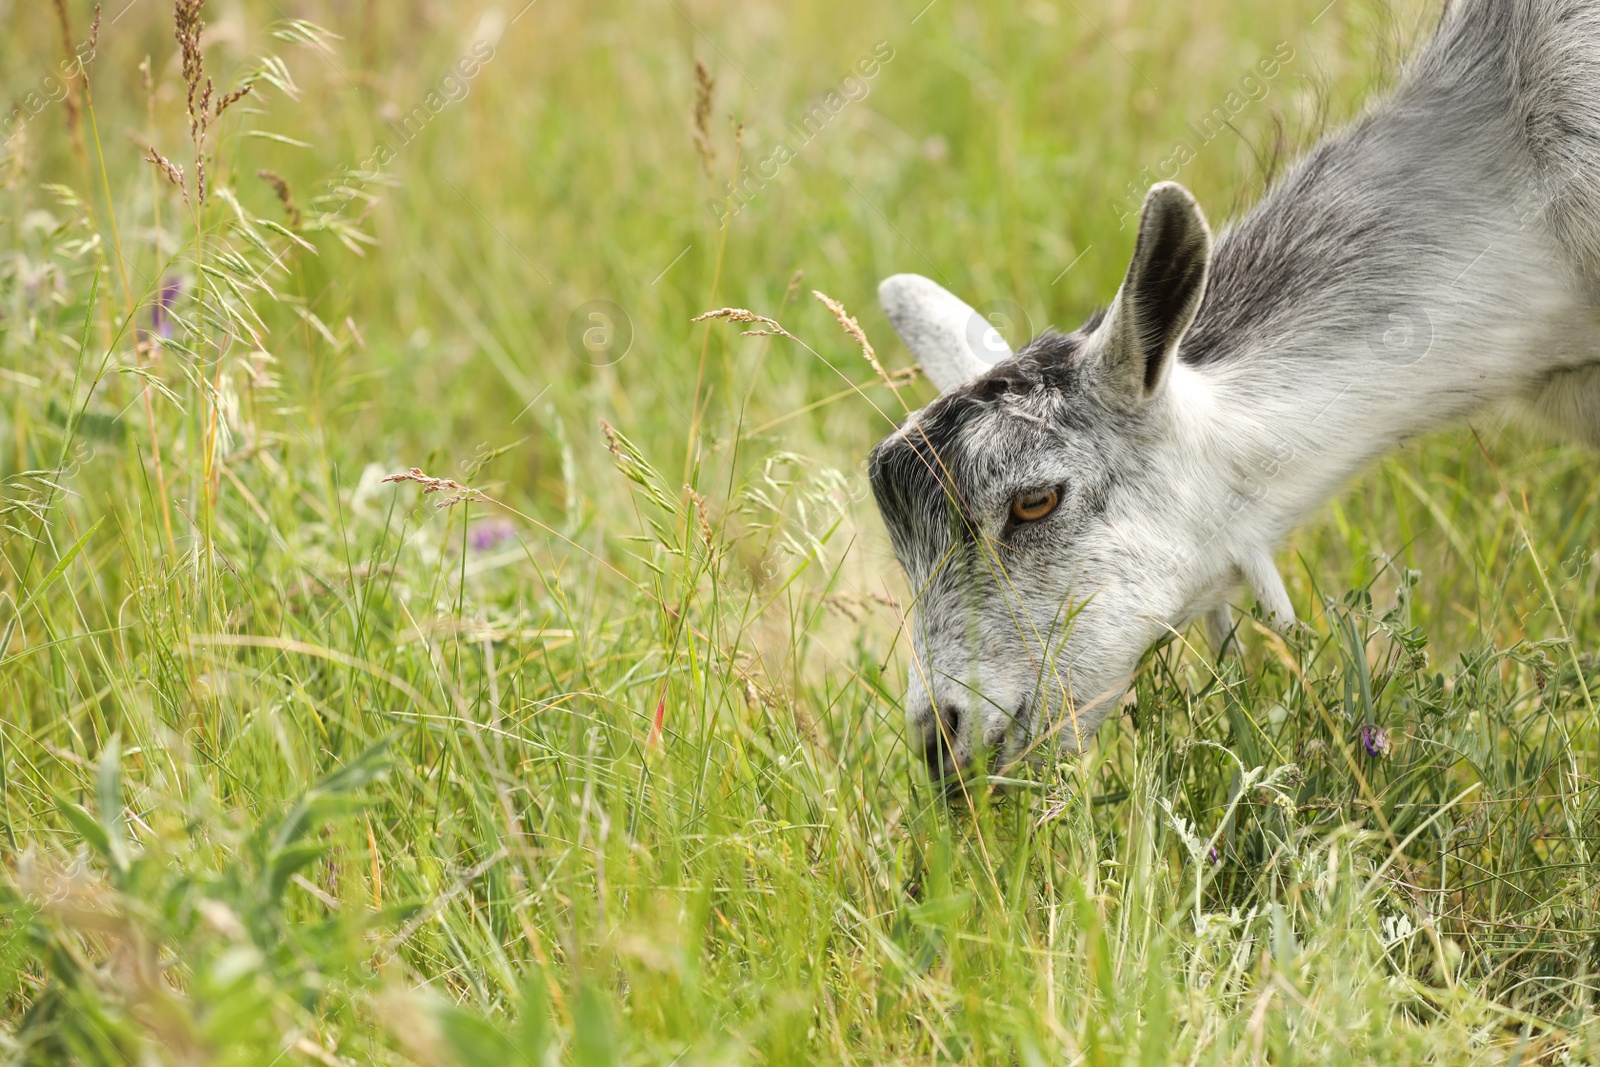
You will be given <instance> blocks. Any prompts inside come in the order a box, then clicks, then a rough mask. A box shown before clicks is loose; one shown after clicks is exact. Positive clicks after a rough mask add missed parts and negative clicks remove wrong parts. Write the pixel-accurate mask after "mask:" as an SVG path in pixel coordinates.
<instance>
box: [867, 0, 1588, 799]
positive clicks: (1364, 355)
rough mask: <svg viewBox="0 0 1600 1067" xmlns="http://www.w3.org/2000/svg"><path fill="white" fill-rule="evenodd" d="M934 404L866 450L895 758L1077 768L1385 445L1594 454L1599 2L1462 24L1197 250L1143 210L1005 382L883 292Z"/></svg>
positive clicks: (948, 307)
mask: <svg viewBox="0 0 1600 1067" xmlns="http://www.w3.org/2000/svg"><path fill="white" fill-rule="evenodd" d="M879 298H880V300H881V302H882V304H883V307H884V310H885V311H886V312H887V314H888V317H889V320H890V322H891V323H892V324H893V325H894V328H895V330H896V332H898V333H899V335H900V337H901V338H902V339H903V340H904V342H905V343H906V345H907V347H908V348H909V349H910V350H911V352H912V353H913V355H915V357H916V358H917V360H918V361H919V362H920V363H921V365H922V367H923V369H924V371H925V372H926V374H927V376H928V378H929V379H930V380H931V381H932V382H933V383H934V384H935V385H936V386H937V387H938V388H939V389H940V390H941V392H942V395H941V396H940V397H939V398H938V399H937V400H935V401H934V402H933V403H931V404H929V405H928V406H927V407H925V408H923V409H921V410H920V411H917V412H915V413H914V414H912V415H911V416H909V417H908V418H907V419H906V420H905V422H904V423H903V424H902V425H901V426H900V427H899V429H898V430H897V431H896V432H895V433H894V434H892V435H891V436H889V437H888V438H887V439H886V440H884V441H882V442H881V443H879V444H878V446H877V447H876V448H875V449H873V451H872V455H871V458H870V460H869V463H868V471H869V475H870V479H871V482H872V489H873V494H874V496H875V498H876V500H877V504H878V508H879V511H880V512H881V514H882V516H883V519H884V522H885V524H886V525H887V527H888V530H889V535H890V539H891V541H892V543H893V546H894V551H895V554H896V556H897V557H898V559H899V561H900V563H901V565H902V566H903V567H904V569H905V571H906V573H907V575H908V577H909V579H910V581H911V584H912V589H913V591H914V592H915V595H916V600H915V605H914V623H913V629H914V635H913V636H914V649H913V652H914V663H913V666H912V668H911V678H910V685H909V692H908V695H907V701H906V704H907V716H908V719H909V726H910V732H911V741H912V744H913V746H914V748H916V749H917V750H919V751H920V752H922V753H924V754H925V757H926V759H927V762H928V765H929V767H930V769H931V771H932V772H933V774H934V776H935V777H936V778H944V777H947V776H949V775H951V774H957V773H962V772H966V771H967V770H968V769H969V768H972V769H976V768H979V767H982V766H984V765H985V764H987V763H990V762H991V761H992V762H997V763H1006V762H1010V761H1013V760H1015V759H1017V758H1018V757H1020V756H1022V755H1024V754H1026V753H1028V752H1030V751H1033V750H1035V749H1036V748H1038V747H1039V746H1040V745H1041V744H1042V743H1044V742H1045V741H1047V740H1050V739H1052V738H1053V737H1059V739H1060V743H1061V744H1063V745H1064V746H1065V747H1067V748H1069V749H1072V750H1078V749H1081V748H1082V747H1083V746H1084V745H1085V744H1086V743H1087V742H1088V740H1089V739H1090V738H1091V737H1092V736H1093V734H1094V731H1095V729H1096V727H1098V726H1099V725H1100V723H1101V721H1102V720H1104V719H1105V717H1106V715H1107V713H1108V712H1109V711H1110V710H1111V709H1112V708H1113V707H1115V706H1116V705H1117V703H1118V701H1119V698H1120V697H1121V696H1122V694H1123V693H1124V692H1125V691H1126V689H1127V686H1128V684H1129V682H1130V679H1131V677H1132V674H1133V672H1134V670H1135V669H1136V667H1137V665H1138V663H1139V660H1140V658H1141V656H1142V655H1143V654H1144V653H1145V651H1146V650H1147V649H1149V648H1150V647H1151V646H1152V645H1153V644H1154V643H1155V642H1157V641H1158V640H1160V639H1161V638H1162V637H1163V636H1165V635H1168V634H1171V633H1173V632H1174V631H1176V630H1179V629H1181V628H1182V627H1184V626H1185V625H1187V624H1188V623H1189V622H1190V621H1191V620H1194V619H1204V621H1205V623H1206V629H1207V633H1208V635H1209V636H1210V638H1211V639H1212V641H1213V643H1214V644H1216V645H1217V647H1219V648H1220V647H1222V645H1223V644H1224V643H1225V642H1226V640H1227V638H1228V635H1229V633H1230V632H1231V629H1232V617H1231V614H1230V611H1229V608H1228V597H1229V596H1230V595H1231V593H1232V592H1233V591H1234V590H1235V589H1236V588H1238V587H1239V585H1240V583H1241V582H1242V583H1244V584H1246V585H1248V586H1249V588H1250V589H1251V590H1253V592H1254V595H1255V599H1256V602H1257V604H1258V605H1259V607H1260V609H1261V612H1262V614H1263V615H1264V617H1265V618H1266V619H1267V620H1268V621H1269V622H1270V623H1273V624H1275V625H1279V626H1282V625H1286V624H1288V623H1290V622H1292V621H1293V617H1294V609H1293V606H1292V605H1291V603H1290V600H1289V596H1288V594H1287V593H1286V592H1285V589H1284V585H1283V582H1282V580H1281V579H1280V578H1279V576H1278V571H1277V568H1276V566H1275V565H1274V563H1273V551H1274V548H1275V547H1276V546H1277V545H1278V544H1279V543H1280V541H1281V540H1282V539H1283V538H1284V536H1285V535H1286V534H1287V533H1288V532H1289V531H1290V529H1292V528H1293V527H1294V526H1296V525H1297V524H1298V523H1300V522H1302V521H1304V520H1305V519H1306V518H1307V517H1308V516H1309V515H1310V514H1311V512H1312V511H1313V510H1314V509H1315V508H1316V507H1317V506H1318V505H1319V504H1321V503H1322V502H1323V501H1325V500H1326V499H1328V498H1329V497H1330V496H1332V495H1333V494H1334V493H1335V492H1336V491H1337V490H1338V489H1339V487H1340V486H1341V484H1343V483H1344V482H1345V481H1346V480H1347V479H1349V478H1350V477H1351V476H1352V475H1353V474H1354V473H1356V472H1357V471H1359V470H1360V469H1361V468H1362V467H1363V466H1365V465H1366V464H1368V463H1370V462H1371V461H1372V460H1374V459H1375V458H1377V457H1379V456H1382V455H1383V454H1384V453H1386V452H1388V451H1389V450H1391V449H1393V448H1394V447H1395V446H1396V445H1397V444H1398V443H1399V442H1401V441H1403V440H1404V439H1406V438H1408V437H1412V436H1415V435H1417V434H1420V433H1425V432H1427V431H1429V430H1433V429H1436V428H1438V427H1442V426H1446V425H1449V424H1451V423H1457V422H1460V421H1462V420H1465V419H1467V418H1468V417H1470V416H1472V415H1473V414H1474V413H1477V412H1480V411H1484V410H1498V411H1505V410H1511V411H1513V412H1515V413H1517V414H1520V415H1521V416H1524V417H1526V418H1527V419H1530V420H1532V421H1533V422H1535V423H1537V424H1539V425H1542V426H1545V427H1547V428H1548V429H1549V430H1551V431H1553V432H1555V433H1557V434H1561V435H1564V436H1566V437H1568V438H1573V439H1576V440H1578V441H1581V442H1583V443H1585V444H1588V445H1591V446H1595V445H1600V0H1458V2H1456V3H1453V4H1452V5H1451V6H1450V7H1449V9H1448V10H1447V11H1446V13H1445V14H1444V15H1443V16H1442V19H1441V22H1440V25H1439V28H1438V29H1437V31H1436V32H1435V33H1434V35H1433V37H1432V39H1431V40H1430V41H1429V43H1428V44H1427V45H1426V46H1425V47H1424V48H1423V49H1422V50H1421V51H1420V53H1419V54H1418V55H1416V56H1415V57H1414V58H1413V59H1412V61H1411V62H1410V64H1409V66H1408V68H1407V70H1406V72H1405V74H1404V76H1403V77H1402V79H1401V81H1400V84H1399V86H1398V88H1397V89H1396V90H1395V91H1394V92H1393V93H1392V94H1391V95H1389V96H1388V97H1387V99H1384V100H1383V101H1381V102H1380V103H1377V104H1376V105H1374V106H1373V107H1371V108H1370V109H1369V110H1368V111H1367V113H1366V114H1365V116H1364V117H1362V118H1360V119H1359V120H1357V121H1356V122H1355V123H1353V124H1352V125H1350V126H1349V127H1348V128H1346V129H1343V130H1341V131H1339V132H1337V133H1335V134H1333V135H1331V136H1329V137H1327V138H1325V139H1324V140H1322V141H1321V142H1320V143H1319V144H1318V145H1317V146H1316V147H1315V148H1314V149H1313V150H1312V151H1311V152H1310V153H1308V154H1307V155H1306V156H1305V157H1304V158H1303V159H1302V160H1300V161H1299V162H1298V163H1297V164H1295V165H1294V166H1293V167H1292V168H1291V169H1290V170H1289V171H1288V172H1287V173H1286V175H1285V176H1284V177H1283V179H1282V180H1281V181H1279V182H1278V183H1277V184H1276V185H1275V186H1274V187H1273V188H1272V189H1271V190H1270V191H1269V192H1268V193H1267V195H1266V196H1265V197H1264V199H1262V201H1261V202H1260V203H1259V204H1258V205H1256V207H1255V208H1254V209H1252V210H1251V211H1249V212H1248V213H1247V214H1246V215H1245V216H1244V217H1243V218H1242V219H1240V220H1238V221H1237V222H1236V223H1234V224H1233V225H1231V226H1228V227H1226V228H1224V229H1223V230H1222V231H1221V233H1220V234H1218V236H1217V237H1216V239H1215V241H1213V239H1212V235H1211V231H1210V229H1209V228H1208V227H1207V224H1206V220H1205V218H1204V216H1203V215H1202V214H1201V211H1200V208H1199V206H1198V204H1196V202H1195V200H1194V198H1193V197H1192V196H1190V194H1189V193H1188V192H1187V191H1186V190H1184V189H1183V188H1182V187H1181V186H1179V185H1176V184H1172V183H1163V184H1161V185H1157V186H1155V187H1154V188H1152V189H1151V190H1150V192H1149V195H1148V196H1147V197H1146V199H1145V201H1144V205H1143V208H1142V210H1141V214H1140V218H1139V228H1138V237H1137V240H1136V242H1135V246H1134V251H1133V259H1132V264H1131V266H1130V267H1129V268H1128V272H1127V275H1126V277H1125V279H1124V280H1123V282H1122V285H1121V288H1119V289H1118V291H1117V294H1116V297H1115V299H1114V300H1113V301H1112V302H1111V306H1110V308H1109V309H1107V310H1105V311H1104V312H1099V313H1096V314H1094V315H1092V316H1091V317H1090V318H1089V320H1088V321H1087V322H1086V323H1084V325H1083V326H1081V327H1080V328H1079V329H1077V330H1075V331H1074V332H1072V333H1068V334H1060V333H1053V332H1050V333H1046V334H1044V335H1042V336H1039V337H1036V338H1034V339H1033V340H1032V341H1031V342H1029V343H1028V344H1027V345H1026V346H1025V347H1023V348H1022V349H1021V351H1019V352H1017V353H1015V354H1012V353H1011V351H1010V349H1009V348H1007V347H1006V345H1005V342H1004V341H1003V340H1001V339H1000V338H999V337H998V335H997V334H995V332H994V331H993V330H992V329H990V328H989V327H988V323H986V322H984V321H983V320H982V318H981V317H979V316H978V315H977V314H976V313H975V312H974V311H973V310H972V308H970V307H968V306H967V305H966V304H965V303H963V302H962V301H961V300H959V299H958V298H957V297H955V296H954V295H952V294H951V293H949V292H947V291H946V290H944V289H942V288H940V287H939V286H938V285H936V284H935V283H933V282H932V281H930V280H928V279H926V278H922V277H918V276H915V275H908V274H901V275H896V276H894V277H892V278H889V279H888V280H886V281H884V282H883V284H882V286H881V287H880V288H879Z"/></svg>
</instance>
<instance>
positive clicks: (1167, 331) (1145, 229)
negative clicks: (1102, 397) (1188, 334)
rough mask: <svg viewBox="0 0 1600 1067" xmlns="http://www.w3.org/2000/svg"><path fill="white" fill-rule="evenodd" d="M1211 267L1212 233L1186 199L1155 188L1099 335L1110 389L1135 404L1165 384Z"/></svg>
mask: <svg viewBox="0 0 1600 1067" xmlns="http://www.w3.org/2000/svg"><path fill="white" fill-rule="evenodd" d="M1210 264H1211V229H1210V227H1208V226H1207V225H1206V218H1205V215H1203V214H1202V213H1201V211H1200V205H1199V204H1197V203H1196V202H1195V199H1194V197H1193V196H1191V195H1189V191H1188V190H1187V189H1185V188H1184V187H1183V186H1181V185H1179V184H1178V183H1176V182H1162V183H1161V184H1159V185H1156V186H1153V187H1152V188H1151V190H1150V192H1149V193H1148V194H1147V195H1146V196H1145V198H1144V207H1143V209H1142V210H1141V211H1140V212H1139V238H1138V240H1137V241H1136V242H1135V243H1134V248H1133V262H1132V263H1131V264H1130V265H1129V266H1128V276H1127V277H1126V278H1124V279H1123V282H1122V288H1120V289H1118V290H1117V298H1116V300H1115V301H1113V302H1112V305H1111V310H1110V312H1109V313H1108V314H1107V315H1106V318H1105V322H1104V324H1103V325H1102V326H1101V327H1100V329H1099V330H1097V331H1096V334H1097V335H1098V336H1097V341H1098V348H1099V354H1100V360H1101V364H1102V374H1103V376H1104V381H1105V384H1106V385H1107V386H1108V387H1109V388H1110V389H1111V390H1113V391H1114V392H1115V393H1116V394H1118V395H1119V396H1121V397H1123V398H1124V399H1126V400H1128V401H1130V402H1132V403H1135V404H1137V403H1142V402H1143V401H1145V400H1148V399H1149V398H1150V397H1152V396H1154V395H1155V394H1156V392H1157V391H1158V390H1159V389H1160V388H1161V386H1162V385H1163V384H1164V383H1165V382H1166V379H1167V372H1168V370H1169V369H1170V368H1171V366H1172V359H1173V356H1174V354H1175V353H1176V352H1177V351H1178V342H1179V341H1181V340H1182V339H1183V335H1184V332H1185V331H1186V330H1188V328H1189V324H1190V323H1192V322H1193V321H1194V316H1195V312H1197V311H1199V310H1200V299H1201V297H1203V296H1204V295H1205V289H1206V272H1207V270H1208V269H1209V267H1210Z"/></svg>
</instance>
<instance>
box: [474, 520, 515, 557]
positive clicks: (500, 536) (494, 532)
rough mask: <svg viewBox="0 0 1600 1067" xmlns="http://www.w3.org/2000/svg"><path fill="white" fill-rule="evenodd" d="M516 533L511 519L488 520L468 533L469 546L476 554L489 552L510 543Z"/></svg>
mask: <svg viewBox="0 0 1600 1067" xmlns="http://www.w3.org/2000/svg"><path fill="white" fill-rule="evenodd" d="M514 533H516V530H515V529H514V528H513V527H512V525H511V520H510V519H487V520H485V521H484V522H480V523H477V524H476V525H474V526H473V527H472V529H471V530H470V531H468V533H467V544H469V545H471V546H472V549H473V551H475V552H487V551H489V550H490V549H492V548H498V547H499V546H500V545H502V544H504V543H505V542H507V541H509V540H510V539H511V537H512V535H513V534H514Z"/></svg>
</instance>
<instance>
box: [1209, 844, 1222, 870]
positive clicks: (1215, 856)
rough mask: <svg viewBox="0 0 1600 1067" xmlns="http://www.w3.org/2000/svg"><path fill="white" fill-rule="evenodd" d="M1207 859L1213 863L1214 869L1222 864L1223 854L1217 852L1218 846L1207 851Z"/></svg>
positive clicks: (1213, 846)
mask: <svg viewBox="0 0 1600 1067" xmlns="http://www.w3.org/2000/svg"><path fill="white" fill-rule="evenodd" d="M1206 859H1208V860H1210V861H1211V866H1213V867H1215V866H1216V865H1217V864H1219V863H1221V862H1222V853H1220V852H1218V851H1217V846H1216V845H1212V846H1211V847H1210V848H1209V849H1207V850H1206Z"/></svg>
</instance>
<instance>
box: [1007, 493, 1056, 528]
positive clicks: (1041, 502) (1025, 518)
mask: <svg viewBox="0 0 1600 1067" xmlns="http://www.w3.org/2000/svg"><path fill="white" fill-rule="evenodd" d="M1059 503H1061V490H1059V489H1035V490H1032V491H1031V492H1027V493H1023V494H1022V495H1021V496H1019V497H1017V498H1016V499H1015V500H1013V501H1012V502H1011V517H1012V518H1013V519H1016V520H1017V521H1018V522H1038V521H1039V520H1040V519H1042V518H1044V517H1045V516H1046V515H1048V514H1050V513H1051V512H1052V511H1054V510H1055V509H1056V505H1057V504H1059Z"/></svg>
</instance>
